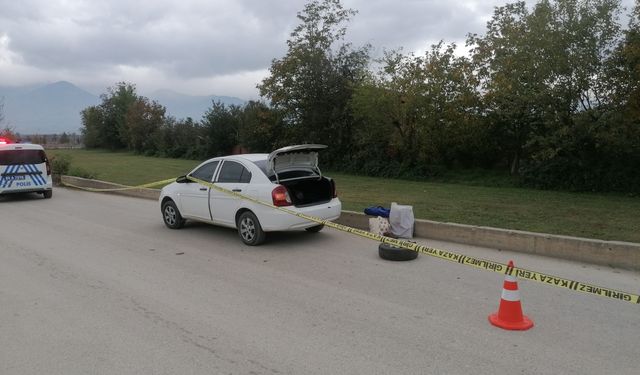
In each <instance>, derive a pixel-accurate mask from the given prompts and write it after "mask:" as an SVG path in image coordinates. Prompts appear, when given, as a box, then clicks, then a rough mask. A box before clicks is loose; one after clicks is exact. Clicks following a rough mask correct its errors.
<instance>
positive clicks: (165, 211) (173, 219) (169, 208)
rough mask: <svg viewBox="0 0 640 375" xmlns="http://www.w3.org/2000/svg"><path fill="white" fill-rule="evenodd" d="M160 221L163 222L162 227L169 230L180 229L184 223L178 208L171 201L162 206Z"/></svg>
mask: <svg viewBox="0 0 640 375" xmlns="http://www.w3.org/2000/svg"><path fill="white" fill-rule="evenodd" d="M162 219H163V220H164V225H166V226H167V227H168V228H171V229H180V228H182V226H183V225H184V222H185V220H184V219H183V218H182V215H180V211H179V210H178V207H176V204H175V203H174V202H173V201H172V200H168V201H166V202H164V203H163V204H162Z"/></svg>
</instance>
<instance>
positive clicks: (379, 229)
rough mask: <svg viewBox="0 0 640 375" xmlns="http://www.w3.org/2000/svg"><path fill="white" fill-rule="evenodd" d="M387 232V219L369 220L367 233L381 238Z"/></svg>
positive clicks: (376, 218) (374, 218)
mask: <svg viewBox="0 0 640 375" xmlns="http://www.w3.org/2000/svg"><path fill="white" fill-rule="evenodd" d="M388 231H389V220H387V218H385V217H382V216H378V217H372V218H369V232H371V233H374V234H379V235H381V236H382V235H384V234H385V233H387V232H388Z"/></svg>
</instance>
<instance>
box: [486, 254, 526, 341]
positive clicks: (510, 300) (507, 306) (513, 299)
mask: <svg viewBox="0 0 640 375" xmlns="http://www.w3.org/2000/svg"><path fill="white" fill-rule="evenodd" d="M509 268H513V261H511V260H510V261H509ZM489 322H491V324H493V325H494V326H496V327H500V328H504V329H508V330H520V331H524V330H527V329H529V328H531V327H533V321H532V320H531V319H529V318H528V317H526V316H525V315H523V314H522V306H520V292H518V282H517V281H516V278H515V277H514V276H510V275H505V277H504V286H503V288H502V298H501V299H500V308H499V309H498V312H496V313H494V314H491V315H489Z"/></svg>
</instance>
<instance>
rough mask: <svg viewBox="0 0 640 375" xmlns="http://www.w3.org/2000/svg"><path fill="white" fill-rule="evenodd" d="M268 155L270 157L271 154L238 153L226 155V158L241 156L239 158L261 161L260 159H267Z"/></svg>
mask: <svg viewBox="0 0 640 375" xmlns="http://www.w3.org/2000/svg"><path fill="white" fill-rule="evenodd" d="M268 157H269V154H238V155H228V156H224V158H225V159H227V158H239V159H245V160H247V161H251V162H256V161H260V160H267V158H268Z"/></svg>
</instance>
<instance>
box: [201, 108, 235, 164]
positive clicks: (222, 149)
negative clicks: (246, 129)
mask: <svg viewBox="0 0 640 375" xmlns="http://www.w3.org/2000/svg"><path fill="white" fill-rule="evenodd" d="M238 111H239V107H237V106H233V105H232V106H230V107H228V108H227V107H226V106H225V105H224V104H223V103H221V102H214V103H213V105H212V107H211V108H210V109H208V110H207V112H206V113H205V114H204V116H203V118H202V121H201V126H202V127H203V128H204V134H205V136H204V140H205V149H206V155H207V156H208V157H214V156H221V155H229V154H231V152H232V150H233V147H234V146H236V145H237V144H238V142H239V118H238V117H239V116H238Z"/></svg>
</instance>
